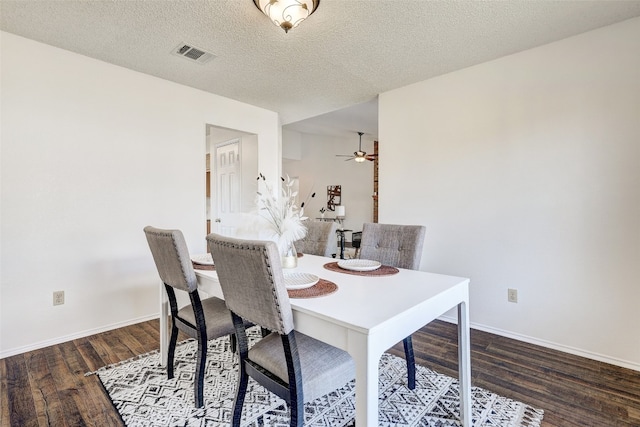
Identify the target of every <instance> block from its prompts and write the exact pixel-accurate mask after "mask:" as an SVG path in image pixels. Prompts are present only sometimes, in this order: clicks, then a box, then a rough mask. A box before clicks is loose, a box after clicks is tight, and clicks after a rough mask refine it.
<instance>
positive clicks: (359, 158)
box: [336, 132, 377, 163]
mask: <svg viewBox="0 0 640 427" xmlns="http://www.w3.org/2000/svg"><path fill="white" fill-rule="evenodd" d="M358 135H360V143H359V144H358V151H354V152H353V155H351V154H336V157H348V159H345V162H346V161H349V160H355V161H356V162H358V163H362V162H364V161H365V160H369V161H373V160H375V158H376V156H377V154H367V153H366V151H362V135H364V132H358Z"/></svg>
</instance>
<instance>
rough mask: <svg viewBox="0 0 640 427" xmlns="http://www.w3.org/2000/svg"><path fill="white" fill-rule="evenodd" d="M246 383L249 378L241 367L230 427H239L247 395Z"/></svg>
mask: <svg viewBox="0 0 640 427" xmlns="http://www.w3.org/2000/svg"><path fill="white" fill-rule="evenodd" d="M241 363H242V361H241ZM248 382H249V376H248V375H247V371H246V370H245V368H244V367H243V366H241V367H240V375H239V376H238V391H237V393H236V399H235V402H234V403H233V419H232V420H231V425H232V427H240V420H241V419H242V406H243V405H244V397H245V395H246V393H247V384H248Z"/></svg>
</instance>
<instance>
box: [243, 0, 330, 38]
mask: <svg viewBox="0 0 640 427" xmlns="http://www.w3.org/2000/svg"><path fill="white" fill-rule="evenodd" d="M253 3H254V4H255V5H256V7H257V8H258V9H260V10H261V11H262V13H264V14H265V15H267V16H268V17H269V19H271V20H272V21H273V23H274V24H276V25H277V26H278V27H280V28H282V29H283V30H284V32H285V33H288V32H289V30H290V29H292V28H295V27H297V26H298V25H299V24H300V23H301V22H302V21H304V20H305V19H307V17H309V15H311V14H312V13H313V12H315V11H316V9H317V8H318V4H320V0H253Z"/></svg>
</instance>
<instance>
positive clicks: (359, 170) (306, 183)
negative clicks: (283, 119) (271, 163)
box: [282, 131, 373, 240]
mask: <svg viewBox="0 0 640 427" xmlns="http://www.w3.org/2000/svg"><path fill="white" fill-rule="evenodd" d="M290 142H292V143H293V145H294V147H295V150H289V152H292V151H294V152H295V151H298V152H300V158H301V160H290V159H285V160H284V161H283V164H282V169H283V172H284V173H287V174H289V176H291V177H299V178H300V197H301V198H302V199H304V198H305V197H306V196H307V195H308V194H310V191H315V192H316V196H315V197H314V198H313V199H310V200H309V201H308V202H307V204H306V205H305V208H304V214H305V216H308V217H309V218H317V217H320V212H319V210H320V208H321V207H323V206H324V207H325V208H326V206H327V186H329V185H341V186H342V204H343V205H344V206H345V210H346V217H345V220H344V228H346V229H350V230H354V231H359V230H362V224H363V223H364V222H371V221H372V219H373V199H372V197H371V196H372V195H373V162H370V161H366V162H363V163H356V162H355V161H354V160H350V161H345V159H346V157H336V154H350V153H353V152H354V151H356V150H357V149H358V135H354V137H353V138H348V139H344V138H336V137H330V136H321V135H312V134H306V133H298V132H293V131H286V132H284V133H283V141H282V143H283V147H284V148H283V151H287V147H288V146H289V145H290ZM362 149H363V150H364V151H366V152H367V153H373V141H365V140H364V138H363V141H362ZM312 188H313V190H311V189H312ZM325 216H326V217H327V218H329V217H332V218H333V217H335V212H331V211H327V212H326V213H325ZM345 234H346V238H347V240H351V234H350V233H345Z"/></svg>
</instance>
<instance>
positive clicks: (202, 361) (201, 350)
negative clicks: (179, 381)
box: [194, 340, 207, 408]
mask: <svg viewBox="0 0 640 427" xmlns="http://www.w3.org/2000/svg"><path fill="white" fill-rule="evenodd" d="M206 363H207V341H206V340H205V341H204V342H202V340H198V357H197V360H196V378H195V381H194V383H195V384H194V394H195V404H196V408H202V406H204V398H203V391H204V371H205V367H206Z"/></svg>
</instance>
